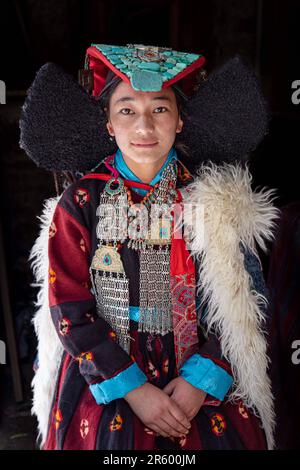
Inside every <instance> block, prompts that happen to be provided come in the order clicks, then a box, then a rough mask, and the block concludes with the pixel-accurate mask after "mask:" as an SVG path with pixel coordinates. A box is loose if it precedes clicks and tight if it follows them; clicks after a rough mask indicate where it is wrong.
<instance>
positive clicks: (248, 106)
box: [20, 56, 268, 171]
mask: <svg viewBox="0 0 300 470" xmlns="http://www.w3.org/2000/svg"><path fill="white" fill-rule="evenodd" d="M186 114H187V115H188V117H187V118H186V119H184V126H183V131H182V133H181V134H177V141H179V142H182V143H184V144H185V145H186V146H187V147H188V149H189V155H190V159H191V161H192V162H193V165H198V164H200V163H201V162H203V161H207V160H212V161H213V162H215V163H218V162H223V161H230V160H234V159H242V158H243V157H245V155H246V154H247V153H248V152H250V151H252V150H254V149H255V147H256V146H257V145H258V144H259V142H260V141H261V140H262V138H263V137H264V135H265V134H266V133H267V128H268V113H267V107H266V103H265V100H264V97H263V95H262V91H261V87H260V83H259V81H258V79H257V78H256V76H255V74H254V72H253V71H252V69H251V68H250V67H248V66H247V65H246V64H245V63H244V61H243V60H242V59H241V58H240V57H239V56H236V57H234V58H233V59H230V60H229V61H228V62H226V63H225V65H223V66H222V67H221V68H220V69H218V70H217V71H215V72H213V73H211V74H210V75H209V77H208V79H207V80H206V81H205V82H203V83H202V84H201V86H200V88H199V89H198V91H197V92H196V93H195V94H194V95H193V96H192V97H191V98H190V99H189V101H188V102H187V104H186ZM105 124H106V115H105V114H104V113H103V111H102V109H101V107H100V104H99V102H98V101H97V100H96V99H95V98H93V97H92V96H90V95H88V93H87V92H86V91H85V90H84V89H83V88H82V87H81V86H80V85H79V84H78V83H77V81H76V80H75V79H74V78H73V77H72V76H71V75H69V74H67V73H65V72H64V71H63V70H62V69H61V68H60V67H58V66H56V65H55V64H52V63H48V64H45V65H44V66H43V67H41V69H40V70H39V71H38V73H37V75H36V78H35V80H34V82H33V84H32V85H31V87H30V89H29V91H28V96H27V98H26V100H25V103H24V106H23V108H22V114H21V119H20V129H21V138H20V146H21V148H23V149H24V150H25V151H26V153H27V155H28V156H29V157H30V158H31V159H32V160H33V161H34V162H35V163H36V164H37V166H40V167H43V168H45V169H47V170H52V171H61V170H65V171H76V170H79V171H82V170H85V171H89V170H91V169H92V168H93V167H95V166H96V165H98V164H99V162H100V161H101V160H102V159H103V158H105V157H106V156H108V155H111V154H112V153H114V152H115V151H116V150H117V146H116V143H115V142H111V141H110V140H109V134H108V132H107V129H106V125H105Z"/></svg>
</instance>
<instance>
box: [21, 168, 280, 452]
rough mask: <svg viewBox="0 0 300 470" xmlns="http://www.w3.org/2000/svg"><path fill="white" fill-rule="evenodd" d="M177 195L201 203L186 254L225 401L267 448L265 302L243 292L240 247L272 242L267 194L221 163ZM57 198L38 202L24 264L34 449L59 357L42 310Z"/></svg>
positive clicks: (246, 285) (270, 415)
mask: <svg viewBox="0 0 300 470" xmlns="http://www.w3.org/2000/svg"><path fill="white" fill-rule="evenodd" d="M181 191H182V193H183V196H184V202H185V203H188V202H191V203H196V202H199V201H200V203H202V204H203V205H204V229H205V232H204V238H203V239H202V237H201V236H199V235H198V236H197V234H196V235H195V236H194V237H193V238H192V240H191V242H190V245H189V249H190V251H191V254H192V255H193V256H195V257H196V258H199V259H200V263H199V279H200V282H199V285H198V289H201V291H202V289H203V291H202V295H203V301H205V300H207V301H208V313H207V317H206V318H207V322H208V330H210V329H212V328H214V329H215V331H216V332H218V333H219V336H220V338H221V347H222V352H223V355H224V357H226V358H227V360H228V361H229V362H230V364H231V367H232V371H233V375H234V379H235V382H234V383H235V388H233V392H232V394H231V396H230V397H229V399H230V400H232V401H237V400H242V401H243V402H244V404H245V406H247V407H248V408H250V409H251V410H252V411H253V412H254V413H255V414H256V415H258V416H259V417H260V419H261V421H262V424H263V427H264V430H265V433H266V437H267V441H268V447H269V448H270V449H271V448H273V429H274V421H275V420H274V412H273V397H272V393H271V386H270V380H269V378H268V375H267V368H268V361H269V360H268V357H267V352H266V350H267V344H266V338H265V332H264V330H263V325H264V323H265V314H264V313H263V309H261V308H260V307H261V304H262V303H266V302H267V299H266V298H265V297H263V295H262V294H260V293H258V292H256V291H255V290H254V289H253V288H251V287H250V286H251V278H250V275H249V274H248V272H247V271H246V269H245V267H244V255H243V253H242V252H241V250H240V243H242V244H243V245H244V246H245V247H248V248H250V249H251V250H252V251H253V252H254V253H255V254H256V255H257V253H256V248H255V243H258V245H259V246H260V247H261V248H262V249H263V250H265V251H266V245H265V240H270V239H272V237H273V232H272V229H273V227H274V225H275V224H274V220H275V219H276V217H277V216H278V212H279V211H278V209H276V208H275V207H273V206H272V204H271V196H272V195H273V193H274V191H273V190H268V191H263V190H262V191H260V192H253V191H252V190H251V176H250V173H249V171H248V169H247V168H246V169H243V168H241V166H239V165H237V166H235V165H229V164H224V165H223V166H221V167H217V166H216V165H214V164H210V165H206V166H202V167H201V168H200V170H199V173H198V175H197V176H196V178H195V180H194V181H193V182H192V183H190V184H189V185H188V186H187V187H186V188H184V189H183V190H181ZM58 200H59V198H53V199H48V200H46V201H45V205H44V209H43V213H42V215H41V217H39V219H40V220H41V232H40V235H39V237H38V239H37V240H36V242H35V244H34V246H33V248H32V250H31V254H30V258H29V259H30V260H32V269H33V271H34V274H35V278H36V281H37V283H36V284H33V285H35V286H38V287H40V291H39V294H38V300H37V303H36V305H37V307H38V310H37V312H36V314H35V318H34V320H33V322H34V326H35V331H36V334H37V337H38V355H39V368H38V370H37V372H36V374H35V377H34V379H33V381H32V386H33V395H34V397H33V407H32V413H33V414H35V415H36V416H37V418H38V429H39V436H38V438H39V437H40V438H41V446H43V444H44V442H45V439H46V435H47V429H48V419H49V412H50V409H51V405H52V400H53V394H54V389H55V384H56V380H57V374H58V368H59V364H60V362H61V356H62V353H63V347H62V345H61V343H60V341H59V338H58V336H57V333H56V331H55V328H54V325H53V323H52V320H51V316H50V310H49V307H48V230H49V226H50V224H51V220H52V217H53V214H54V210H55V207H56V204H57V201H58ZM189 207H193V204H191V205H189V204H187V205H186V206H185V210H187V211H188V209H189ZM186 214H187V212H185V215H186ZM199 215H200V216H201V214H199ZM257 256H258V255H257Z"/></svg>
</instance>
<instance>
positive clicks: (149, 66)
mask: <svg viewBox="0 0 300 470" xmlns="http://www.w3.org/2000/svg"><path fill="white" fill-rule="evenodd" d="M138 67H139V68H140V69H145V70H153V71H154V72H158V71H159V70H160V65H159V64H158V63H157V62H140V63H139V64H138Z"/></svg>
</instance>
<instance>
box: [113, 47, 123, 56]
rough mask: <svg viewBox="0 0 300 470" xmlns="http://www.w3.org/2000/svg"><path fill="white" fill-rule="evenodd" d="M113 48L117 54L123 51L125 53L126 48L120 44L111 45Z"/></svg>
mask: <svg viewBox="0 0 300 470" xmlns="http://www.w3.org/2000/svg"><path fill="white" fill-rule="evenodd" d="M111 50H112V51H113V52H115V53H116V54H122V52H123V53H124V48H123V47H120V46H111Z"/></svg>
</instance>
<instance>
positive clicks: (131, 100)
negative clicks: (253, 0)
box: [107, 81, 183, 163]
mask: <svg viewBox="0 0 300 470" xmlns="http://www.w3.org/2000/svg"><path fill="white" fill-rule="evenodd" d="M108 118H109V120H108V123H107V130H108V132H109V134H110V135H112V136H115V139H116V143H117V145H118V147H119V149H120V150H121V152H122V154H123V155H125V156H127V157H128V158H130V159H132V160H133V161H135V162H136V163H151V162H153V163H154V162H156V161H159V160H161V159H162V158H163V157H166V156H167V155H168V153H169V151H170V149H171V147H172V145H173V143H174V140H175V137H176V133H179V132H181V130H182V127H183V122H182V120H181V118H180V116H179V114H178V108H177V103H176V97H175V94H174V92H173V90H172V89H171V88H166V89H164V90H162V91H159V92H143V91H136V90H134V89H133V88H132V87H131V86H130V85H129V84H128V83H125V82H123V81H122V82H121V83H119V85H118V86H117V87H116V89H115V90H114V92H113V94H112V95H111V97H110V103H109V116H108ZM145 144H153V145H148V146H145Z"/></svg>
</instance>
